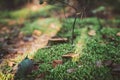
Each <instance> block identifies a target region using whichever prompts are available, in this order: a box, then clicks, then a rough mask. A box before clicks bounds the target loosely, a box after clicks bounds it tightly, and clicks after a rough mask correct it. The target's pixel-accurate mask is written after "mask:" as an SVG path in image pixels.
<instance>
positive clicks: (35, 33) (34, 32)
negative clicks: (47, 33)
mask: <svg viewBox="0 0 120 80" xmlns="http://www.w3.org/2000/svg"><path fill="white" fill-rule="evenodd" d="M41 34H42V32H41V31H40V30H34V31H33V35H36V36H40V35H41Z"/></svg>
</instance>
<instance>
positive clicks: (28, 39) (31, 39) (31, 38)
mask: <svg viewBox="0 0 120 80" xmlns="http://www.w3.org/2000/svg"><path fill="white" fill-rule="evenodd" d="M23 40H24V41H26V42H27V41H33V40H34V39H33V37H32V36H25V37H24V38H23Z"/></svg>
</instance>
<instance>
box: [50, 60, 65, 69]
mask: <svg viewBox="0 0 120 80" xmlns="http://www.w3.org/2000/svg"><path fill="white" fill-rule="evenodd" d="M62 63H63V62H62V60H54V61H53V62H52V66H53V67H54V68H55V67H56V66H58V65H60V64H62Z"/></svg>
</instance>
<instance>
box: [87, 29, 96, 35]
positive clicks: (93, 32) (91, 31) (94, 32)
mask: <svg viewBox="0 0 120 80" xmlns="http://www.w3.org/2000/svg"><path fill="white" fill-rule="evenodd" d="M88 35H89V36H95V35H96V31H95V30H90V31H89V32H88Z"/></svg>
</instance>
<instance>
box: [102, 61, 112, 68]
mask: <svg viewBox="0 0 120 80" xmlns="http://www.w3.org/2000/svg"><path fill="white" fill-rule="evenodd" d="M102 63H103V65H104V66H108V67H110V66H111V65H112V63H113V61H112V60H105V61H103V62H102Z"/></svg>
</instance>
